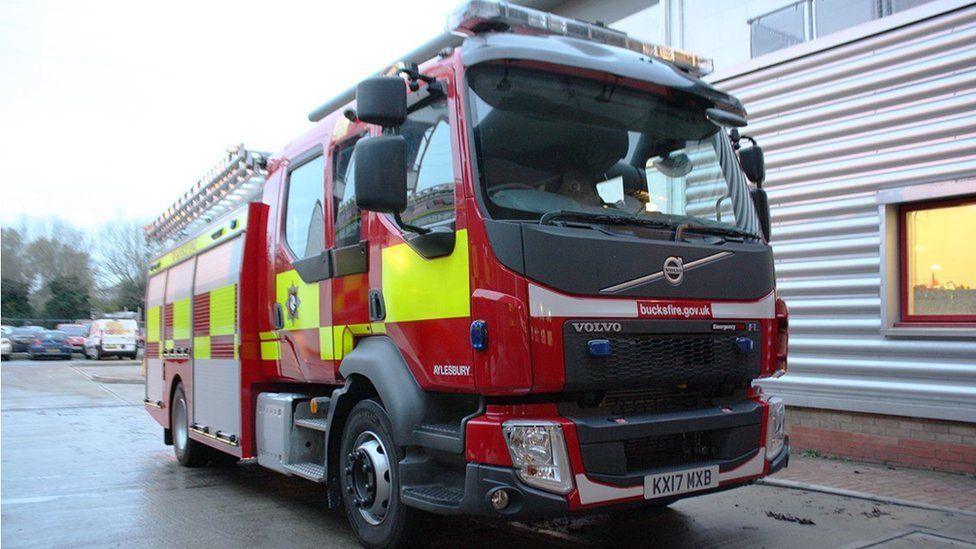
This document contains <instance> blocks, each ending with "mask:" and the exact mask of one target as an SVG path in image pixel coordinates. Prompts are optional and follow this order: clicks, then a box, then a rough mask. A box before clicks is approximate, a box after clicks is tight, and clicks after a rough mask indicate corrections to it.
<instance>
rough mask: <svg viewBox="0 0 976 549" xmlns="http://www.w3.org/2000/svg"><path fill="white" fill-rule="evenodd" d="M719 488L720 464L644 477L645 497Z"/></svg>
mask: <svg viewBox="0 0 976 549" xmlns="http://www.w3.org/2000/svg"><path fill="white" fill-rule="evenodd" d="M709 488H718V465H712V466H710V467H697V468H695V469H684V470H682V471H670V472H667V473H658V474H656V475H647V476H645V477H644V499H653V498H660V497H665V496H674V495H677V494H686V493H688V492H697V491H699V490H707V489H709Z"/></svg>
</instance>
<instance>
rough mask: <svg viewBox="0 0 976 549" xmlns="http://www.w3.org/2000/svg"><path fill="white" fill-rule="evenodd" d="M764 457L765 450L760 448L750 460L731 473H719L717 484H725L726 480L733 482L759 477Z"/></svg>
mask: <svg viewBox="0 0 976 549" xmlns="http://www.w3.org/2000/svg"><path fill="white" fill-rule="evenodd" d="M765 456H766V448H765V447H760V448H759V451H758V452H756V455H754V456H752V459H750V460H749V461H747V462H745V463H743V464H742V465H740V466H738V467H736V468H735V469H732V470H731V471H726V472H724V473H719V475H718V480H719V482H725V481H726V480H733V479H737V478H744V477H754V476H756V475H761V474H762V472H763V466H764V465H765V464H764V463H763V462H764V460H765Z"/></svg>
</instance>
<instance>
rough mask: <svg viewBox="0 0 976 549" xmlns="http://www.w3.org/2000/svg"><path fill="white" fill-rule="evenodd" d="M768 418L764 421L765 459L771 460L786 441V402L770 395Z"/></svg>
mask: <svg viewBox="0 0 976 549" xmlns="http://www.w3.org/2000/svg"><path fill="white" fill-rule="evenodd" d="M766 404H767V405H768V406H769V418H768V421H767V422H766V459H767V460H772V459H773V458H775V457H776V456H778V455H779V453H780V452H782V451H783V444H784V443H785V441H786V404H784V403H783V399H781V398H779V397H770V398H769V399H768V400H767V401H766Z"/></svg>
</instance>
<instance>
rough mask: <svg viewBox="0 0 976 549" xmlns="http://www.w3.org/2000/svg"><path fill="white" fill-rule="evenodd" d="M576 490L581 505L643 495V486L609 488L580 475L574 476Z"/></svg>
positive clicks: (607, 485)
mask: <svg viewBox="0 0 976 549" xmlns="http://www.w3.org/2000/svg"><path fill="white" fill-rule="evenodd" d="M576 489H577V491H578V492H579V498H580V503H582V504H583V505H589V504H591V503H600V502H603V501H613V500H616V499H624V498H632V497H634V496H643V495H644V485H643V484H641V485H639V486H610V485H609V484H602V483H599V482H593V481H592V480H590V479H589V477H587V476H586V475H584V474H582V473H580V474H578V475H576Z"/></svg>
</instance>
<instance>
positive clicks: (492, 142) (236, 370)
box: [144, 0, 789, 547]
mask: <svg viewBox="0 0 976 549" xmlns="http://www.w3.org/2000/svg"><path fill="white" fill-rule="evenodd" d="M710 68H711V62H710V61H709V60H707V59H704V58H701V57H698V56H696V55H694V54H691V53H688V52H684V51H680V50H677V49H673V48H669V47H664V46H660V45H655V44H651V43H647V42H644V41H641V40H635V39H634V38H632V37H629V36H628V35H626V34H624V33H621V32H618V31H616V30H613V29H611V28H607V27H605V26H603V25H601V24H591V23H587V22H583V21H579V20H575V19H570V18H565V17H561V16H557V15H554V14H549V13H545V12H542V11H538V10H534V9H527V8H524V7H521V6H516V5H513V4H510V3H506V2H489V1H484V0H475V1H472V2H468V3H466V4H464V5H462V6H461V7H459V8H458V9H457V10H456V11H455V12H454V13H453V14H452V15H451V16H450V17H449V20H448V28H447V31H446V32H445V33H444V34H443V35H440V36H437V37H436V38H434V39H433V40H431V41H430V42H428V43H427V44H425V45H423V46H422V47H420V48H418V49H417V50H415V51H413V52H411V53H409V54H408V55H406V56H405V57H403V58H401V59H400V60H398V62H397V63H396V64H394V65H392V66H390V67H388V68H386V69H383V70H381V71H379V72H378V73H377V74H378V75H379V76H375V77H371V78H368V79H366V80H364V81H362V82H361V83H359V84H358V86H356V87H355V88H354V89H351V90H349V91H347V92H344V93H343V94H340V95H339V96H338V97H336V98H335V99H333V100H331V101H329V102H327V103H326V104H324V105H322V106H321V107H319V108H318V109H316V110H315V111H313V112H312V113H311V114H310V115H309V118H310V119H311V120H312V121H313V122H315V124H314V127H312V128H311V129H310V130H309V131H308V132H307V133H305V134H304V135H302V136H300V137H298V138H297V139H295V140H294V141H292V142H291V143H290V144H288V145H287V146H286V147H284V149H283V150H281V151H280V152H278V153H276V154H274V155H269V154H265V153H262V152H259V151H253V150H249V149H247V148H245V147H243V146H238V147H235V148H233V149H232V150H230V151H229V152H228V153H227V155H226V156H225V157H224V158H223V159H222V160H221V162H220V163H218V164H217V166H215V167H214V168H213V169H212V170H210V171H209V172H208V173H207V174H205V175H204V176H203V177H201V179H200V180H199V181H198V182H197V184H196V185H195V186H194V187H193V188H192V189H191V190H190V191H188V192H187V193H186V195H184V196H183V197H182V198H181V199H180V200H179V201H177V202H176V203H175V204H174V205H173V206H172V207H170V208H169V209H168V210H166V212H165V213H164V214H162V215H161V216H160V217H159V218H158V219H156V220H155V221H154V222H153V223H152V224H150V225H149V226H147V235H148V237H149V238H150V239H152V240H154V241H156V242H159V243H166V244H165V247H164V249H166V250H167V251H166V252H165V253H163V254H162V255H160V256H159V257H157V258H155V259H154V260H152V262H151V264H150V265H149V282H148V288H147V291H146V311H147V318H146V354H145V359H144V367H145V372H146V399H145V404H146V409H147V410H148V412H149V414H150V415H151V416H152V417H153V418H154V419H155V420H156V421H157V422H159V423H160V424H161V425H162V427H163V437H164V441H165V443H166V444H172V445H173V447H174V450H175V454H176V458H177V459H178V461H179V463H181V464H183V465H185V466H190V467H193V466H201V465H205V464H207V463H211V462H215V461H228V460H229V461H236V460H242V459H243V460H254V461H256V462H257V463H258V464H260V465H261V466H264V467H267V468H270V469H272V470H274V471H277V472H279V473H283V474H285V475H293V476H296V477H302V478H305V479H308V480H309V481H312V482H314V483H319V484H321V485H322V490H324V491H325V493H326V494H327V501H328V504H329V505H330V506H333V507H339V506H342V507H344V508H345V511H346V514H347V515H348V518H349V521H350V523H351V524H352V528H353V531H354V532H355V534H356V536H357V537H358V539H359V540H360V541H361V542H362V543H363V544H364V545H366V546H371V547H383V546H393V545H397V544H400V543H402V542H404V541H406V540H409V539H410V537H411V536H412V535H414V533H415V532H416V530H417V529H418V528H419V527H420V526H419V525H421V524H423V520H422V519H423V518H424V516H426V515H427V514H430V513H434V514H461V515H478V516H482V517H494V518H501V519H510V520H511V519H518V520H523V519H529V518H535V517H552V516H565V515H572V514H576V513H583V512H587V511H592V510H607V511H613V510H617V509H623V508H629V507H636V506H659V505H666V504H669V503H671V502H673V501H675V500H677V499H679V498H682V497H687V496H696V495H701V494H707V493H712V492H716V491H720V490H726V489H729V488H734V487H738V486H743V485H746V484H749V483H751V482H753V481H755V480H756V479H759V478H761V477H763V476H766V475H769V474H772V473H774V472H775V471H777V470H779V469H781V468H782V467H784V466H785V465H786V464H787V460H788V456H789V444H788V438H787V435H786V433H785V432H784V413H785V407H784V404H783V402H782V400H780V399H779V398H777V397H775V396H771V395H768V394H764V393H763V391H762V390H761V388H759V387H758V386H756V385H754V383H753V382H754V381H755V380H756V379H759V378H764V377H771V376H779V375H782V374H783V373H784V372H785V370H786V358H787V357H786V351H787V324H788V322H787V318H788V316H787V310H786V307H785V305H784V303H783V302H782V301H781V300H780V299H777V295H776V291H775V279H774V269H773V257H772V250H771V248H770V246H769V244H768V241H769V238H770V223H769V208H768V204H767V200H766V194H765V192H764V191H763V189H762V188H761V183H762V181H763V179H764V172H765V168H764V162H763V156H762V150H761V148H760V147H758V146H757V145H756V143H755V141H752V140H751V139H750V138H748V137H747V136H745V135H741V134H740V133H739V128H741V127H743V126H745V125H746V122H747V114H746V111H745V109H744V108H743V106H742V104H741V103H740V101H739V100H737V99H736V98H734V97H732V96H730V95H727V94H725V93H722V92H720V91H718V90H716V89H714V88H713V87H711V86H710V85H708V84H706V83H705V82H703V81H702V80H701V76H702V75H703V74H705V73H707V72H708V71H709V70H710ZM749 181H751V182H752V184H750V183H749Z"/></svg>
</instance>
